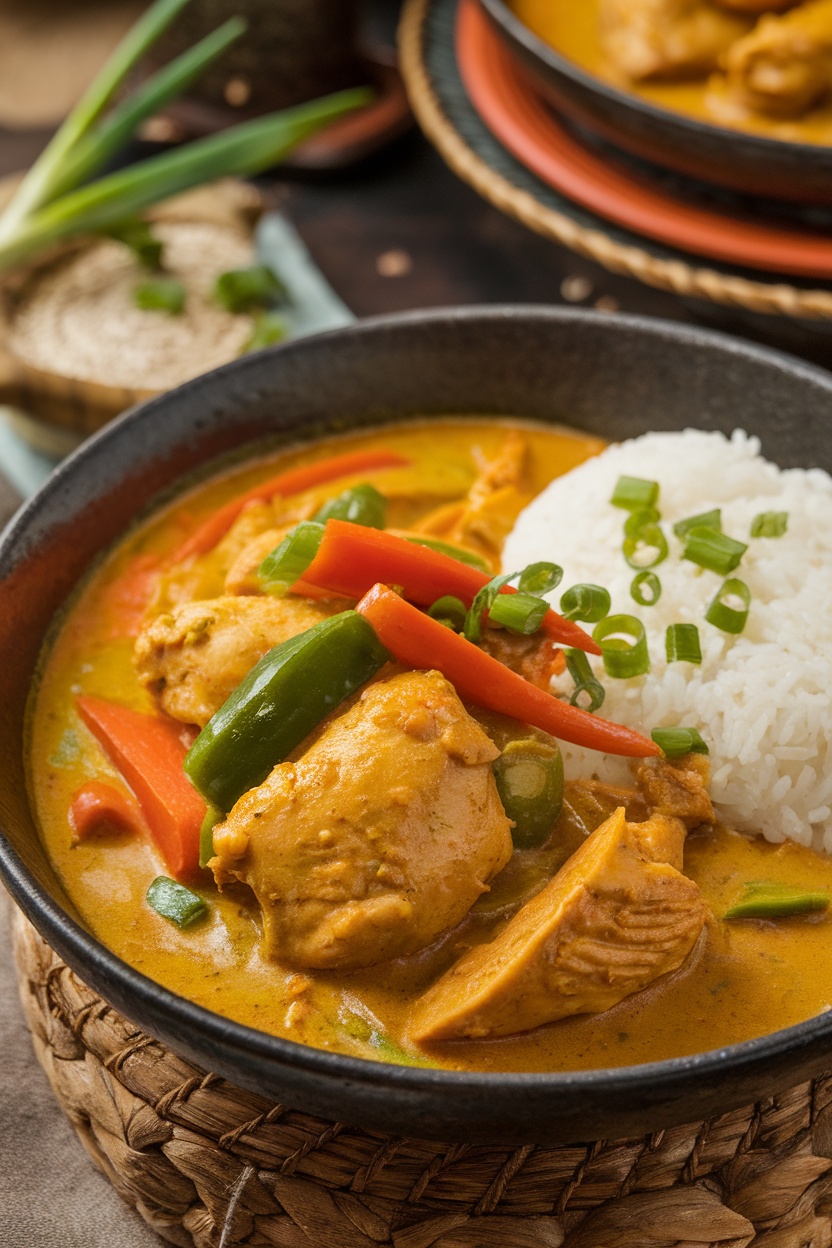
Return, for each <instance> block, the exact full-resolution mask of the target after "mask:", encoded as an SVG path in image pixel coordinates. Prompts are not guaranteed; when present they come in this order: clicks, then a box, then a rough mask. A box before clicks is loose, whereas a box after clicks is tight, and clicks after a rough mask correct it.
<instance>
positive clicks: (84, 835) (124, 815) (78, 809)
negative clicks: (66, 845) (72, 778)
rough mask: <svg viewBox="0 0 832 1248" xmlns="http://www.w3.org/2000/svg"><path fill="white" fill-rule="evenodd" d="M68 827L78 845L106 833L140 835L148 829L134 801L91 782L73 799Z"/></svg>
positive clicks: (115, 790)
mask: <svg viewBox="0 0 832 1248" xmlns="http://www.w3.org/2000/svg"><path fill="white" fill-rule="evenodd" d="M69 826H70V827H71V828H72V839H73V841H74V842H75V843H76V844H78V843H80V842H81V841H86V840H88V839H89V838H90V837H92V836H99V835H100V834H101V833H104V832H136V833H141V832H144V831H146V828H147V825H146V824H145V821H144V819H143V818H142V812H141V811H140V810H139V807H138V804H137V802H136V801H135V799H134V798H133V797H128V796H127V794H126V793H122V792H121V791H120V790H119V789H115V788H113V786H112V785H111V784H104V783H103V782H102V781H101V780H92V781H90V783H89V784H85V785H84V786H83V787H82V788H80V789H79V790H78V792H77V793H76V794H75V795H74V797H73V799H72V802H71V804H70V807H69Z"/></svg>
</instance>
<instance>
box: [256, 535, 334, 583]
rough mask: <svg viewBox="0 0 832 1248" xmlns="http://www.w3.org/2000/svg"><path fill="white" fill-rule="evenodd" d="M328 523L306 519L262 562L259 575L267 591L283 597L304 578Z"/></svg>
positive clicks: (258, 571)
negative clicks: (323, 523)
mask: <svg viewBox="0 0 832 1248" xmlns="http://www.w3.org/2000/svg"><path fill="white" fill-rule="evenodd" d="M323 536H324V526H323V525H322V524H316V523H315V521H314V520H302V521H301V522H300V524H296V525H295V527H294V528H293V529H292V530H291V531H290V532H289V533H287V534H286V536H285V537H284V539H283V541H282V542H281V543H280V545H279V546H276V547H275V549H274V550H273V551H272V553H271V554H270V555H266V558H265V559H264V560H263V562H262V563H261V564H260V567H259V568H258V570H257V575H258V577H259V580H260V584H261V586H262V587H263V590H264V591H265V593H267V594H274V596H275V597H276V598H282V597H283V595H284V594H286V593H288V592H289V590H290V589H291V588H292V586H293V585H294V583H295V581H298V580H300V578H301V577H302V576H303V574H304V572H305V571H306V569H307V568H308V567H309V565H310V563H311V562H312V560H313V559H314V558H315V556H316V555H317V553H318V547H319V546H320V544H321V541H322V539H323Z"/></svg>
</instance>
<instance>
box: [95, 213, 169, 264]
mask: <svg viewBox="0 0 832 1248" xmlns="http://www.w3.org/2000/svg"><path fill="white" fill-rule="evenodd" d="M107 234H108V236H109V237H110V238H114V239H115V240H116V242H118V243H124V246H125V247H129V248H130V250H131V251H132V252H133V254H134V255H135V257H136V259H137V260H138V262H139V264H141V265H143V266H144V268H146V269H160V268H161V267H162V253H163V251H164V249H165V247H164V243H163V242H162V240H161V239H160V238H157V237H156V235H155V234H154V233H153V230H152V229H151V227H150V225H149V224H148V222H147V221H143V220H142V219H141V217H136V219H135V220H133V221H122V223H121V224H120V225H116V226H113V228H112V229H111V230H108V231H107Z"/></svg>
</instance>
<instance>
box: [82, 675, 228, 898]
mask: <svg viewBox="0 0 832 1248" xmlns="http://www.w3.org/2000/svg"><path fill="white" fill-rule="evenodd" d="M76 705H77V707H78V710H79V712H80V715H81V718H82V719H83V721H84V723H85V724H86V726H87V727H88V728H89V730H90V732H91V733H92V734H93V736H94V737H95V738H96V740H97V741H98V742H99V744H100V745H101V746H102V748H103V749H104V752H105V754H106V755H107V757H108V758H109V759H110V762H111V763H112V764H113V766H114V767H115V768H116V769H117V770H118V771H119V772H120V773H121V775H122V776H123V777H124V779H125V780H126V781H127V783H128V784H129V785H130V788H131V789H132V790H133V792H134V793H135V795H136V798H137V800H138V803H139V806H140V807H141V810H142V814H143V815H144V817H145V819H146V821H147V826H148V828H149V829H150V835H151V837H152V838H153V840H154V841H155V843H156V846H157V848H158V849H159V851H160V852H161V854H162V857H163V858H164V860H165V862H166V863H167V866H168V869H169V870H170V872H171V874H172V875H175V876H176V877H177V879H181V878H187V877H188V876H192V875H194V874H195V873H196V872H197V871H198V869H199V833H200V829H201V827H202V821H203V819H204V818H205V810H206V806H205V802H204V801H203V799H202V798H201V797H200V795H199V794H198V793H197V791H196V789H195V788H194V787H193V785H192V784H191V782H190V780H189V779H188V777H187V776H186V775H185V772H184V771H183V770H182V760H183V759H184V757H185V755H186V754H187V752H188V749H187V746H186V745H185V742H184V741H183V739H182V734H181V727H182V726H181V724H177V723H174V721H173V720H169V719H161V718H159V716H157V715H144V714H142V712H141V711H134V710H132V708H131V707H128V706H118V705H117V704H116V703H114V702H105V700H104V699H103V698H93V697H87V696H81V697H78V698H76Z"/></svg>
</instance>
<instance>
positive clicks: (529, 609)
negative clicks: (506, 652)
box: [488, 594, 549, 637]
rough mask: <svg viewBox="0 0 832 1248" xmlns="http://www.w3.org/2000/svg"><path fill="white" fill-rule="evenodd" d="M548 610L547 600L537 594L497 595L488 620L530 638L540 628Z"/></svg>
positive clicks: (489, 611)
mask: <svg viewBox="0 0 832 1248" xmlns="http://www.w3.org/2000/svg"><path fill="white" fill-rule="evenodd" d="M548 610H549V604H548V602H547V601H546V599H545V598H538V597H537V596H536V595H535V594H497V597H496V598H495V599H494V601H493V603H492V604H491V606H490V608H489V610H488V620H489V623H491V624H501V625H502V627H503V628H510V629H511V631H512V632H513V633H523V634H524V635H525V636H527V637H529V636H531V634H532V633H536V632H537V630H538V629H539V628H540V625H541V624H542V623H543V617H544V616H545V615H546V613H547V612H548Z"/></svg>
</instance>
